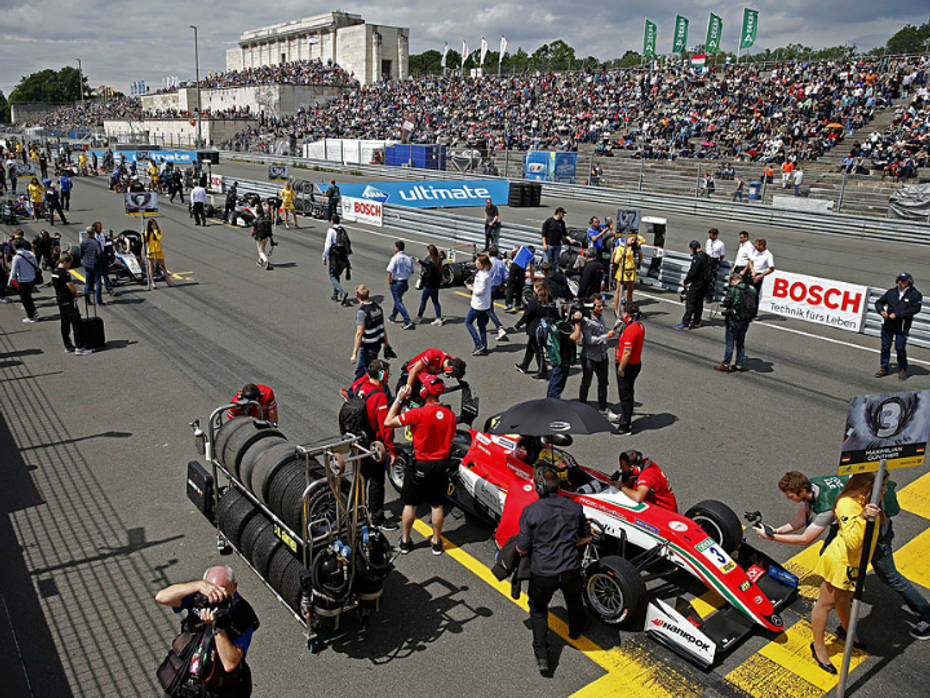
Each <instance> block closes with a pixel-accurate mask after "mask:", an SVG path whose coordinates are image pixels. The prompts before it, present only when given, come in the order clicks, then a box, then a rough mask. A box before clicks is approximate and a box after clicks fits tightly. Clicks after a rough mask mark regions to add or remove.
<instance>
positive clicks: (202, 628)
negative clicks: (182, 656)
mask: <svg viewBox="0 0 930 698" xmlns="http://www.w3.org/2000/svg"><path fill="white" fill-rule="evenodd" d="M237 588H238V584H237V583H236V575H235V573H234V572H233V571H232V569H231V568H230V567H227V566H217V567H211V568H210V569H208V570H207V571H206V572H204V575H203V579H201V580H198V581H194V582H187V583H184V584H172V585H171V586H169V587H166V588H164V589H162V590H161V591H159V592H158V593H157V594H156V595H155V601H156V602H158V603H160V604H162V605H163V606H170V607H171V608H173V609H174V612H175V613H181V611H187V615H186V616H185V617H184V619H183V620H182V621H181V631H182V632H184V633H196V634H202V640H201V641H200V643H199V644H198V646H197V647H196V648H195V649H194V652H193V655H192V656H191V657H190V659H189V660H188V663H187V665H186V668H185V669H184V670H183V672H184V673H183V677H182V678H181V681H180V685H179V686H178V687H177V688H176V689H175V690H174V691H173V692H172V693H167V694H165V695H170V696H181V697H183V696H198V697H199V698H227V697H228V698H247V696H250V695H252V672H251V671H250V670H249V665H248V664H247V663H246V661H245V656H246V653H247V652H248V650H249V644H250V643H251V642H252V634H253V633H254V632H255V631H256V630H258V627H259V621H258V617H257V616H256V615H255V611H253V610H252V607H251V606H250V605H249V603H248V601H246V600H245V599H243V598H242V597H241V596H240V595H239V593H238V591H237ZM172 651H173V650H172Z"/></svg>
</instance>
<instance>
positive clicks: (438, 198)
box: [339, 179, 510, 208]
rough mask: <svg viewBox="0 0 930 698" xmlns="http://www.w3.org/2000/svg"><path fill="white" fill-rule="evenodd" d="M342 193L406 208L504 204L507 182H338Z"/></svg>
mask: <svg viewBox="0 0 930 698" xmlns="http://www.w3.org/2000/svg"><path fill="white" fill-rule="evenodd" d="M339 191H340V193H341V194H342V196H343V197H349V198H354V199H365V200H368V201H377V202H379V203H383V204H392V205H395V206H409V207H410V208H443V207H450V206H484V205H485V199H491V203H494V204H500V205H506V204H507V198H508V196H509V195H510V183H509V182H508V181H507V180H506V179H476V180H464V179H463V180H459V179H456V180H430V179H424V180H420V181H417V182H340V183H339Z"/></svg>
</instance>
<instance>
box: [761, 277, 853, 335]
mask: <svg viewBox="0 0 930 698" xmlns="http://www.w3.org/2000/svg"><path fill="white" fill-rule="evenodd" d="M867 302H868V290H867V289H866V287H865V286H856V285H854V284H847V283H844V282H842V281H834V280H832V279H820V278H817V277H816V276H807V275H805V274H791V273H789V272H786V271H780V270H778V269H776V270H775V271H774V272H772V273H771V274H769V275H768V276H766V277H765V281H764V282H763V284H762V297H761V298H760V299H759V312H769V313H775V314H776V315H784V316H785V317H793V318H798V319H799V320H805V321H807V322H816V323H818V324H820V325H828V326H830V327H836V328H838V329H841V330H849V331H850V332H858V331H859V330H860V329H861V328H862V322H863V319H864V317H865V313H864V309H865V305H866V303H867Z"/></svg>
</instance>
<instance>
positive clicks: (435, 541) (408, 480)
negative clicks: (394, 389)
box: [384, 373, 455, 555]
mask: <svg viewBox="0 0 930 698" xmlns="http://www.w3.org/2000/svg"><path fill="white" fill-rule="evenodd" d="M420 381H421V382H422V384H423V387H422V388H421V389H420V398H421V399H422V400H425V403H424V405H423V406H422V407H415V408H413V409H411V410H407V411H406V412H404V413H401V414H399V413H400V408H401V406H402V405H403V403H404V400H405V399H406V398H407V396H408V395H410V386H406V385H405V386H404V387H403V388H401V389H400V390H399V391H398V393H397V399H396V400H394V402H393V404H392V405H391V409H390V410H389V411H388V414H387V418H386V419H385V420H384V424H385V426H387V427H392V428H396V427H410V432H411V436H412V438H413V463H411V464H408V466H407V468H406V470H405V472H404V486H403V489H402V490H401V493H400V498H401V501H402V502H403V503H404V513H403V517H402V519H401V541H400V552H401V553H403V554H404V555H406V554H407V553H409V552H410V551H411V550H413V542H412V541H411V540H410V530H411V529H412V528H413V520H414V519H415V518H416V515H417V507H418V506H419V505H420V503H421V502H422V501H423V500H424V499H425V500H426V501H427V503H428V504H429V505H430V509H431V523H432V524H433V535H432V548H433V555H442V553H443V549H442V522H443V518H444V516H445V511H444V509H443V503H444V502H445V499H446V491H447V490H448V488H449V471H448V463H449V453H450V452H451V450H452V439H453V438H454V437H455V413H453V412H452V410H450V409H449V408H448V407H446V406H445V405H441V404H440V403H439V396H440V395H442V394H443V393H444V392H445V391H446V386H445V383H443V382H442V379H441V378H439V376H434V375H432V374H428V373H427V374H424V375H423V377H422V378H420Z"/></svg>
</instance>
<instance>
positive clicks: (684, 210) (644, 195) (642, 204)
mask: <svg viewBox="0 0 930 698" xmlns="http://www.w3.org/2000/svg"><path fill="white" fill-rule="evenodd" d="M221 155H222V157H223V158H227V159H240V160H251V161H257V162H262V163H266V164H287V165H292V166H298V165H299V166H301V167H309V168H313V167H317V168H320V169H324V170H333V171H337V172H344V173H357V174H361V175H371V176H373V177H382V178H383V177H390V178H393V179H436V178H437V177H442V178H445V179H483V178H489V179H500V177H488V176H487V175H481V174H478V173H474V172H468V173H460V172H450V171H448V170H443V171H437V170H424V169H418V168H414V167H387V166H385V165H361V164H342V163H339V162H331V161H328V160H307V159H305V158H297V157H291V156H287V155H266V154H262V153H251V152H241V153H240V152H235V151H221ZM509 181H511V182H521V181H523V180H520V179H510V180H509ZM543 195H545V196H551V197H556V198H560V199H571V200H576V201H585V202H589V203H596V204H611V205H613V206H617V207H618V208H650V209H654V210H660V211H662V212H664V213H680V214H688V215H695V216H705V217H710V218H715V219H718V220H729V221H737V222H740V223H745V224H746V226H747V227H749V226H751V225H769V226H779V227H783V228H791V229H794V230H804V231H808V232H813V233H821V234H832V235H851V236H854V237H861V238H871V239H877V240H884V241H894V242H910V243H915V244H921V245H930V224H927V223H922V222H912V221H900V220H896V219H884V218H869V217H867V216H854V215H848V214H842V213H812V212H808V211H794V210H790V209H779V208H773V207H771V206H762V205H761V204H753V203H732V202H726V201H719V200H710V199H699V198H692V197H688V196H679V195H675V194H653V193H649V192H645V191H636V190H626V189H615V188H611V187H592V186H587V185H581V184H561V183H554V182H544V183H543Z"/></svg>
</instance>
